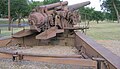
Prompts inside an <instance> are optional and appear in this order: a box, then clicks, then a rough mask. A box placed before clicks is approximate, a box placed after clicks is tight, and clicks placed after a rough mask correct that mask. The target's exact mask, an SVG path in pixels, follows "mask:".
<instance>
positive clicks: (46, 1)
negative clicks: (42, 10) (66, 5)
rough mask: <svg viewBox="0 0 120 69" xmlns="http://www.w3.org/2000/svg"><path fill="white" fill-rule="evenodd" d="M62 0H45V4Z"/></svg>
mask: <svg viewBox="0 0 120 69" xmlns="http://www.w3.org/2000/svg"><path fill="white" fill-rule="evenodd" d="M59 1H60V0H44V1H43V4H44V5H47V4H52V3H56V2H59Z"/></svg>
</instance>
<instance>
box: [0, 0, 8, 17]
mask: <svg viewBox="0 0 120 69" xmlns="http://www.w3.org/2000/svg"><path fill="white" fill-rule="evenodd" d="M7 6H8V5H7V0H0V17H3V16H6V15H7Z"/></svg>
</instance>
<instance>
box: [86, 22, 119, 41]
mask: <svg viewBox="0 0 120 69" xmlns="http://www.w3.org/2000/svg"><path fill="white" fill-rule="evenodd" d="M87 35H88V36H90V37H91V38H93V39H95V40H120V24H118V23H116V22H110V23H109V22H100V23H99V24H96V23H95V22H91V23H90V29H89V30H88V31H87Z"/></svg>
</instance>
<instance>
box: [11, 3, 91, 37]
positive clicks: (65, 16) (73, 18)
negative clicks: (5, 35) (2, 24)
mask: <svg viewBox="0 0 120 69" xmlns="http://www.w3.org/2000/svg"><path fill="white" fill-rule="evenodd" d="M89 4H90V1H87V2H83V3H78V4H75V5H71V6H67V5H68V2H67V1H64V2H58V3H53V4H49V5H44V6H38V7H36V8H35V9H33V11H32V12H31V13H30V15H29V18H28V21H29V24H30V31H37V32H39V34H38V35H37V36H36V39H49V38H51V37H54V36H56V34H57V33H63V32H64V30H66V29H69V30H73V29H79V28H77V27H74V25H76V24H77V23H79V22H80V15H79V13H78V12H77V11H76V10H77V9H79V8H80V7H83V6H86V5H89ZM30 34H31V33H30ZM13 36H14V37H17V36H18V37H22V35H20V36H19V35H18V34H17V35H13ZM24 36H25V34H24Z"/></svg>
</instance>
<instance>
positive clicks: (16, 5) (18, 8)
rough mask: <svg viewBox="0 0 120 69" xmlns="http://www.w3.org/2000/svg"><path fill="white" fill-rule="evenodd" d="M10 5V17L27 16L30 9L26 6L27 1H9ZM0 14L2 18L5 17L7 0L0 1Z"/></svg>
mask: <svg viewBox="0 0 120 69" xmlns="http://www.w3.org/2000/svg"><path fill="white" fill-rule="evenodd" d="M10 1H11V2H10V4H11V17H12V18H14V17H17V16H19V15H21V16H23V17H24V16H27V15H28V13H29V11H30V8H29V4H28V0H10ZM0 8H1V9H0V14H1V15H3V16H7V15H8V14H7V13H8V0H0Z"/></svg>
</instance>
